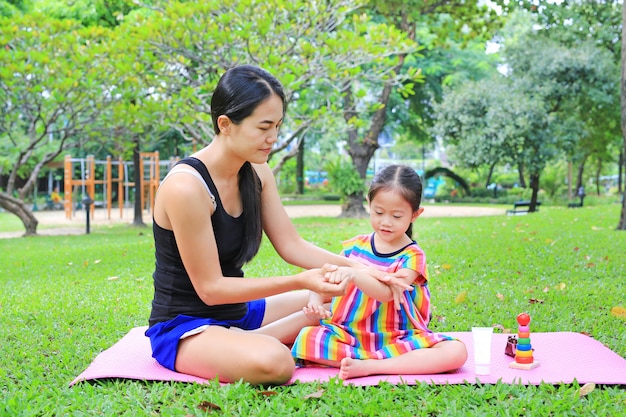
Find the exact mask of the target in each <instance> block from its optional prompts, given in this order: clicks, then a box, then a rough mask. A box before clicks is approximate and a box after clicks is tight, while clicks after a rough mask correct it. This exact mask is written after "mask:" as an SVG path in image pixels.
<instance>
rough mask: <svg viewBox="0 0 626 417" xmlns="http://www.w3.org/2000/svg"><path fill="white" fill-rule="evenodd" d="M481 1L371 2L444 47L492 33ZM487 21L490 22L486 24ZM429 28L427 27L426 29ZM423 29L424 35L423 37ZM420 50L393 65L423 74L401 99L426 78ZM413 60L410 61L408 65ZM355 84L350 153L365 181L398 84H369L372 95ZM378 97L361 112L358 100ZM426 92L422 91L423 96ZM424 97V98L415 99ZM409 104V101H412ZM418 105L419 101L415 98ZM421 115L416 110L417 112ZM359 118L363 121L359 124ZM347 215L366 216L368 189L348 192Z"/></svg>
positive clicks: (347, 103)
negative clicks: (453, 40)
mask: <svg viewBox="0 0 626 417" xmlns="http://www.w3.org/2000/svg"><path fill="white" fill-rule="evenodd" d="M479 3H480V2H471V1H470V2H466V1H441V2H432V3H431V2H426V1H422V0H408V1H407V0H393V1H387V2H384V3H381V2H371V7H372V9H374V10H375V11H376V12H377V13H378V14H379V15H380V16H383V17H384V18H385V19H386V20H387V21H389V22H390V23H391V24H393V25H394V26H395V27H397V28H398V29H399V30H401V31H402V32H403V33H406V34H407V36H408V37H409V38H410V39H411V40H414V41H422V37H423V39H427V41H426V42H425V43H428V44H436V43H437V42H435V41H433V39H438V40H439V42H440V45H441V44H443V43H444V42H445V41H444V39H445V40H448V39H450V38H454V37H456V36H458V37H463V36H464V35H463V34H466V36H467V37H468V38H469V37H474V38H482V36H484V35H485V34H486V33H488V32H489V29H490V27H491V25H490V24H488V23H487V22H488V21H489V20H491V19H492V17H493V16H495V13H490V11H489V9H488V8H487V7H486V6H484V5H483V6H481V5H480V4H479ZM485 23H487V24H485ZM425 28H428V29H425ZM418 33H419V36H418ZM419 53H421V51H416V52H414V53H412V54H411V53H408V52H407V53H401V54H398V57H397V58H398V61H397V64H396V66H395V67H394V68H393V71H394V73H396V74H402V73H403V72H406V73H408V74H419V78H416V77H414V76H412V77H411V81H410V83H409V84H407V85H406V86H405V87H408V91H407V90H398V92H399V93H400V94H401V95H402V100H404V101H408V100H409V98H410V97H411V96H413V95H414V92H415V86H414V82H415V81H420V82H423V80H424V76H423V74H422V73H421V70H420V69H419V67H420V61H421V59H422V58H423V56H422V55H421V54H419ZM407 63H411V65H407ZM358 87H359V88H358V89H355V88H354V84H353V83H350V82H348V83H347V84H345V87H344V95H345V96H344V100H343V104H344V108H343V112H344V119H345V120H346V122H347V123H348V126H349V130H348V146H347V152H348V154H349V155H350V157H351V158H352V162H353V165H354V167H355V169H356V171H357V172H358V173H359V175H360V177H361V178H362V179H365V174H366V171H367V167H368V165H369V163H370V161H371V159H372V157H373V155H374V153H375V152H376V150H377V149H378V148H379V143H378V138H379V136H380V134H381V132H382V131H383V129H384V128H385V124H386V123H387V119H388V117H389V116H390V114H391V111H392V110H391V109H390V106H389V104H390V101H391V97H392V94H393V93H394V90H396V88H395V86H394V84H392V83H389V82H386V83H383V84H382V85H378V86H376V85H372V86H370V87H369V88H370V91H371V94H369V95H363V94H360V96H359V94H356V92H357V91H361V89H362V86H358ZM372 95H373V96H374V97H375V100H373V101H372V102H371V104H370V106H371V109H372V111H370V112H363V111H360V110H358V107H359V102H360V103H363V101H364V100H367V99H369V100H371V98H370V96H372ZM420 96H423V95H420ZM416 98H417V99H419V98H420V97H416ZM409 103H410V101H409ZM417 103H418V104H417V106H414V109H415V107H417V109H419V110H424V109H426V111H423V112H422V113H421V114H422V115H427V114H428V112H427V111H428V108H427V106H424V104H423V103H424V102H423V101H422V102H417ZM413 104H414V105H415V102H413ZM416 113H417V112H416ZM424 119H426V122H425V124H426V125H428V123H429V121H428V119H429V116H427V117H425V118H424V117H422V120H424ZM357 121H358V123H356V122H357ZM413 130H414V131H417V132H419V131H420V130H423V127H422V126H421V125H420V124H413ZM341 215H342V216H345V217H362V216H365V215H366V212H365V209H364V208H363V192H362V191H361V192H355V193H352V194H350V195H349V196H348V200H347V202H346V204H344V206H343V209H342V214H341Z"/></svg>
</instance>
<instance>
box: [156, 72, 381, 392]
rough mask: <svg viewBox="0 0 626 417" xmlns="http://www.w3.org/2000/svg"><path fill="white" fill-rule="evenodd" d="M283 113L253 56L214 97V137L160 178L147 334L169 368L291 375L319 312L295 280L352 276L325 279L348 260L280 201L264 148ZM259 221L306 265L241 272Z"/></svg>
mask: <svg viewBox="0 0 626 417" xmlns="http://www.w3.org/2000/svg"><path fill="white" fill-rule="evenodd" d="M284 114H285V95H284V92H283V89H282V86H281V84H280V83H279V82H278V80H277V79H276V78H274V77H273V76H272V75H271V74H269V73H268V72H267V71H265V70H262V69H260V68H257V67H253V66H248V65H243V66H238V67H235V68H232V69H230V70H228V71H227V72H226V73H225V74H224V75H223V76H222V78H221V79H220V81H219V82H218V85H217V87H216V90H215V92H214V93H213V97H212V99H211V116H212V120H213V126H214V130H215V138H214V139H213V141H212V142H211V143H210V144H209V145H208V146H206V147H205V148H203V149H201V150H200V151H198V152H196V153H195V154H193V155H192V156H191V157H190V158H186V159H184V160H182V161H181V162H180V163H179V164H177V165H176V166H175V167H174V168H173V169H172V170H171V172H170V173H168V175H167V177H166V178H165V179H164V180H163V182H162V183H161V185H160V187H159V191H158V193H157V196H156V200H155V205H154V222H153V231H154V239H155V252H156V268H155V272H154V274H153V277H154V287H155V291H154V299H153V301H152V312H151V315H150V327H149V329H148V331H147V332H146V335H147V336H149V337H150V342H151V345H152V350H153V356H154V357H155V358H156V359H157V361H158V362H159V363H161V364H162V365H163V366H165V367H167V368H169V369H172V370H175V371H178V372H182V373H187V374H192V375H197V376H200V377H203V378H207V379H213V378H216V377H217V378H219V380H220V381H225V382H227V381H237V380H244V381H247V382H250V383H252V384H268V383H273V384H280V383H284V382H286V381H288V380H289V379H290V378H291V376H292V375H293V371H294V368H295V366H294V361H293V359H292V357H291V353H290V350H289V348H287V347H286V346H285V345H284V343H291V342H293V340H294V338H295V336H296V335H297V334H298V332H299V330H300V329H301V328H302V327H303V326H305V325H309V324H313V323H312V322H311V320H310V319H307V317H306V316H305V315H304V313H303V312H302V308H303V307H304V306H306V304H307V298H308V292H307V291H293V290H299V289H308V290H311V291H315V292H318V293H321V294H323V295H324V297H326V298H327V299H330V297H332V296H334V295H339V294H342V293H343V291H344V289H345V286H346V285H347V282H342V283H339V284H337V283H329V282H326V281H325V279H324V274H325V273H326V272H327V271H332V270H334V268H336V267H335V266H334V265H350V263H349V262H350V261H348V260H346V259H345V258H342V257H340V256H339V255H336V254H333V253H331V252H329V251H326V250H323V249H321V248H318V247H316V246H315V245H313V244H311V243H309V242H307V241H305V240H303V239H302V238H301V237H300V236H299V235H298V233H297V231H296V229H295V227H294V225H293V224H292V223H291V221H290V219H289V217H288V216H287V213H286V212H285V210H284V208H283V206H282V204H281V202H280V198H279V195H278V190H277V187H276V183H275V179H274V176H273V174H272V171H271V169H270V168H269V166H268V164H267V159H268V156H269V154H270V151H271V149H272V146H273V144H274V143H275V142H276V140H277V136H278V130H279V128H280V126H281V124H282V122H283V117H284ZM263 231H265V233H266V235H267V237H268V238H269V240H270V241H271V243H272V245H273V246H274V248H275V249H276V251H277V252H278V254H279V255H280V256H281V257H282V258H283V259H284V260H285V261H286V262H288V263H290V264H292V265H296V266H299V267H302V268H306V269H307V270H306V271H304V272H301V273H299V274H296V275H292V276H281V277H270V278H256V279H237V278H241V277H243V271H242V269H241V267H242V266H243V265H244V264H245V263H246V262H248V261H250V260H251V259H252V258H253V257H254V255H255V254H256V253H257V250H258V248H259V245H260V242H261V236H262V232H263ZM325 264H332V265H326V266H324V265H325ZM323 266H324V268H323V269H313V268H321V267H323ZM381 279H382V277H381Z"/></svg>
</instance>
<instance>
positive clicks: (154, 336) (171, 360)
mask: <svg viewBox="0 0 626 417" xmlns="http://www.w3.org/2000/svg"><path fill="white" fill-rule="evenodd" d="M264 316H265V299H264V298H262V299H260V300H254V301H250V302H248V314H246V315H245V316H243V317H242V318H241V319H239V320H215V319H210V318H203V317H193V316H185V315H183V314H180V315H178V316H176V317H175V318H173V319H171V320H168V321H164V322H161V323H157V324H155V325H154V326H152V327H150V328H149V329H148V330H146V336H148V337H149V338H150V345H151V346H152V357H153V358H154V359H156V360H157V362H159V363H160V364H161V365H163V366H164V367H166V368H168V369H171V370H172V371H176V369H175V364H176V354H177V353H178V343H179V342H180V340H181V339H184V338H186V337H189V336H193V335H195V334H198V333H200V332H202V331H203V330H204V329H206V328H207V327H209V326H222V327H227V328H228V327H237V328H240V329H243V330H254V329H258V328H259V327H261V323H262V322H263V317H264Z"/></svg>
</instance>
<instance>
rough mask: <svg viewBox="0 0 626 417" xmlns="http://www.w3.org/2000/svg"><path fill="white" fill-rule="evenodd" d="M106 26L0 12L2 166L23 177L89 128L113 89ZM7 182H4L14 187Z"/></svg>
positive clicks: (86, 136) (77, 141)
mask: <svg viewBox="0 0 626 417" xmlns="http://www.w3.org/2000/svg"><path fill="white" fill-rule="evenodd" d="M106 36H107V31H106V30H104V29H102V28H84V27H81V26H80V25H79V24H78V23H77V22H74V21H70V20H56V19H52V18H49V17H47V16H44V15H37V14H26V15H23V16H16V17H13V18H0V44H2V45H3V47H2V48H0V102H2V103H10V105H6V106H3V107H2V108H1V109H0V143H2V145H0V148H1V149H2V150H3V151H7V152H2V157H0V165H2V166H7V164H8V165H9V166H11V168H10V169H11V171H10V172H8V175H10V176H12V177H13V178H15V177H16V176H18V175H19V176H21V177H24V178H28V180H29V182H28V183H27V187H26V188H25V190H24V192H26V191H27V190H28V189H29V188H28V187H30V186H32V185H33V182H34V180H35V178H36V176H37V174H38V173H39V171H40V170H41V169H42V167H43V165H45V164H46V163H48V162H50V161H52V160H54V159H55V158H56V157H57V156H58V155H59V154H60V153H61V152H63V151H65V150H68V149H71V148H73V147H78V146H80V145H81V144H82V143H83V142H85V141H86V140H87V139H90V137H92V135H93V134H94V133H95V130H94V120H95V119H97V118H98V116H99V114H100V113H101V112H102V111H103V109H104V108H105V107H106V106H107V105H108V104H109V102H110V98H111V96H112V95H114V94H115V88H114V87H111V86H110V85H105V84H103V81H104V80H106V79H107V77H106V74H107V73H108V71H107V67H108V63H109V60H108V57H107V54H106V51H105V50H104V48H103V40H104V39H105V38H106ZM13 185H14V184H10V186H9V187H8V188H7V191H8V192H12V191H13Z"/></svg>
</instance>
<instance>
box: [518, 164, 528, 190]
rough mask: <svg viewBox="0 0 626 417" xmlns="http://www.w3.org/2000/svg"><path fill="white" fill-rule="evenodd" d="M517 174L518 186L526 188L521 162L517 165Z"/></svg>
mask: <svg viewBox="0 0 626 417" xmlns="http://www.w3.org/2000/svg"><path fill="white" fill-rule="evenodd" d="M517 173H518V174H519V186H520V187H521V188H526V179H525V178H524V165H522V163H521V162H518V163H517Z"/></svg>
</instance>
